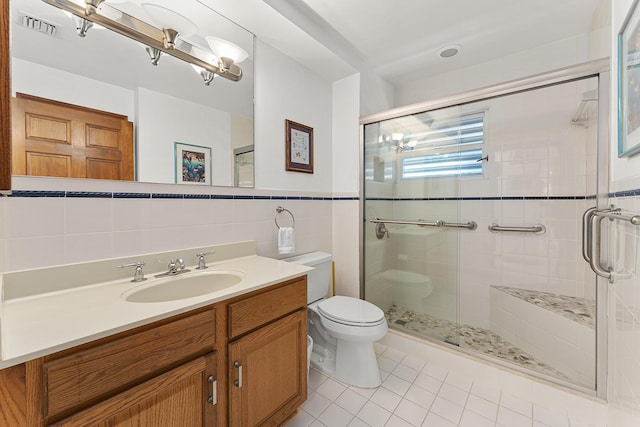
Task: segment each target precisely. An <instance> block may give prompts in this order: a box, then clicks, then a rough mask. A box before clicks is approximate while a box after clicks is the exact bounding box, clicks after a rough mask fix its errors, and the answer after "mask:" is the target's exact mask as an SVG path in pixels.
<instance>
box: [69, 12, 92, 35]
mask: <svg viewBox="0 0 640 427" xmlns="http://www.w3.org/2000/svg"><path fill="white" fill-rule="evenodd" d="M71 17H72V19H73V22H74V23H75V24H76V33H77V34H78V35H79V36H80V37H84V36H86V35H87V31H89V28H91V27H93V22H91V21H89V20H87V19H84V18H80V17H79V16H76V15H71Z"/></svg>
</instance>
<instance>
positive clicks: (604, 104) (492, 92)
mask: <svg viewBox="0 0 640 427" xmlns="http://www.w3.org/2000/svg"><path fill="white" fill-rule="evenodd" d="M589 77H597V78H598V140H597V156H598V158H597V171H596V186H597V188H596V189H595V190H596V195H595V196H596V198H595V203H596V206H597V208H598V209H604V208H606V207H607V206H608V203H609V155H610V148H609V145H610V144H609V129H610V101H609V100H610V93H611V88H610V71H609V59H608V58H604V59H599V60H595V61H589V62H585V63H582V64H577V65H575V66H571V67H567V68H562V69H559V70H555V71H551V72H546V73H541V74H536V75H533V76H530V77H525V78H522V79H517V80H513V81H509V82H506V83H500V84H497V85H492V86H487V87H483V88H480V89H475V90H471V91H468V92H464V93H460V94H456V95H451V96H447V97H443V98H440V99H436V100H431V101H426V102H424V103H417V104H411V105H408V106H406V107H399V108H394V109H391V110H387V111H384V112H381V113H376V114H371V115H368V116H363V117H361V118H360V155H359V157H360V192H359V196H360V197H359V199H360V203H359V215H360V227H359V255H360V260H359V269H360V275H359V276H360V298H361V299H364V298H365V286H364V285H365V283H364V277H365V276H364V273H365V272H364V237H365V236H364V229H365V222H366V218H365V211H364V205H365V194H364V188H365V180H364V127H365V125H367V124H371V123H376V122H380V121H383V120H389V119H394V118H397V117H400V116H407V115H412V114H418V113H422V112H428V111H430V110H436V109H440V108H446V107H452V106H456V105H465V104H470V103H472V102H476V101H482V100H488V99H492V98H498V97H501V96H505V95H512V94H516V93H520V92H527V91H530V90H535V89H540V88H544V87H547V86H553V85H557V84H561V83H568V82H572V81H576V80H582V79H585V78H589ZM602 253H603V256H605V254H606V253H607V251H606V250H603V251H602ZM602 265H607V262H606V260H603V264H602ZM595 276H596V281H595V284H594V286H596V366H595V369H596V383H595V389H594V390H592V389H590V388H586V387H580V386H577V385H575V384H572V383H568V382H565V381H562V380H559V379H555V378H551V377H547V376H542V375H536V374H535V373H534V372H531V371H529V370H525V369H524V368H519V367H517V366H514V365H510V364H505V363H500V362H499V361H498V360H496V359H493V358H489V357H486V356H485V357H483V356H482V355H480V354H479V353H477V352H474V351H469V350H465V349H463V348H459V349H458V351H460V352H462V353H464V354H468V355H472V356H474V357H476V358H480V359H483V360H488V361H490V362H491V363H494V364H498V365H500V366H505V367H507V368H510V369H513V370H516V371H519V372H523V373H525V374H527V375H530V376H533V377H540V378H542V379H545V380H548V381H551V382H554V383H557V384H559V385H562V386H565V387H569V388H572V389H575V390H577V391H580V392H583V393H585V394H589V395H593V396H596V397H598V398H601V399H606V397H607V369H608V326H607V306H608V303H607V295H608V282H607V281H606V280H605V279H603V278H602V277H600V276H598V275H595ZM421 338H422V339H425V340H427V341H429V342H430V343H434V344H437V345H443V343H440V342H438V341H436V340H433V339H430V338H428V337H421Z"/></svg>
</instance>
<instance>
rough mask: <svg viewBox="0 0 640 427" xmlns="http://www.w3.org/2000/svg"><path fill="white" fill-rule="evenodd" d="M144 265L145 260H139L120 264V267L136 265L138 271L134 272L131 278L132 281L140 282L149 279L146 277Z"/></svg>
mask: <svg viewBox="0 0 640 427" xmlns="http://www.w3.org/2000/svg"><path fill="white" fill-rule="evenodd" d="M144 266H145V262H144V261H137V262H132V263H131V264H124V265H119V266H118V268H126V267H135V268H136V271H135V273H133V279H132V280H131V282H133V283H138V282H144V281H145V280H147V279H146V278H145V277H144V271H142V267H144Z"/></svg>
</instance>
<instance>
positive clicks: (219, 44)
mask: <svg viewBox="0 0 640 427" xmlns="http://www.w3.org/2000/svg"><path fill="white" fill-rule="evenodd" d="M42 1H44V2H45V3H48V4H50V5H52V6H55V7H57V8H59V9H61V10H62V11H64V12H67V13H71V14H72V15H74V16H75V17H74V20H77V22H76V28H77V32H78V34H79V35H80V36H81V37H84V36H85V35H86V34H87V31H88V30H89V28H91V27H92V26H95V25H101V26H102V27H105V28H107V29H109V30H111V31H115V32H116V33H119V34H122V35H123V36H126V37H129V38H131V39H133V40H136V41H138V42H139V43H141V44H143V45H145V46H147V48H145V49H146V50H147V53H148V54H149V57H150V58H151V63H152V64H154V65H156V64H157V63H158V60H159V59H160V56H161V54H162V53H166V54H168V55H171V56H174V57H176V58H178V59H181V60H183V61H185V62H187V63H189V64H193V65H196V66H198V67H200V68H201V69H203V70H204V72H200V71H198V72H199V74H200V75H202V76H203V78H204V80H205V84H207V85H208V84H209V83H211V81H212V80H213V77H214V76H215V75H216V74H217V75H219V76H222V77H224V78H226V79H228V80H232V81H239V80H240V79H242V76H243V73H242V69H241V68H240V67H239V66H238V65H237V64H239V63H240V62H242V61H244V60H245V59H246V58H247V57H248V55H249V54H248V53H247V52H246V51H245V50H244V49H242V48H240V47H239V46H236V45H235V44H233V43H230V42H228V41H226V40H223V39H220V38H216V37H210V36H206V37H205V39H206V40H207V43H208V44H209V48H208V49H205V48H203V47H200V46H198V45H196V44H194V43H192V42H189V41H186V40H185V38H186V37H188V36H190V35H192V34H195V33H196V32H197V31H198V28H197V27H196V25H195V24H194V23H192V22H191V21H190V20H189V19H187V18H186V17H184V16H182V15H180V14H178V13H176V12H174V11H172V10H170V9H167V8H164V7H162V6H159V5H156V4H152V3H142V5H141V6H142V8H143V9H144V11H145V12H146V13H147V15H148V16H149V18H150V20H151V22H150V23H149V22H145V21H143V20H141V19H139V18H136V17H135V16H132V15H129V14H128V13H126V12H123V11H121V10H119V9H118V8H116V7H114V4H116V3H122V0H84V4H81V3H82V0H42Z"/></svg>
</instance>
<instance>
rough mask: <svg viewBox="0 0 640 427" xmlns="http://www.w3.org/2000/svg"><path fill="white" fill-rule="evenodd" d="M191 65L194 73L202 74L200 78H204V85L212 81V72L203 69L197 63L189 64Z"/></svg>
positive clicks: (213, 75) (213, 74)
mask: <svg viewBox="0 0 640 427" xmlns="http://www.w3.org/2000/svg"><path fill="white" fill-rule="evenodd" d="M191 67H193V69H194V70H195V72H196V73H198V74H200V75H201V76H202V80H204V84H205V86H209V85H210V84H211V82H212V81H213V79H214V77H215V76H216V74H215V73H212V72H211V71H209V70H205V69H204V68H202V67H198V66H197V65H194V64H191Z"/></svg>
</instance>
